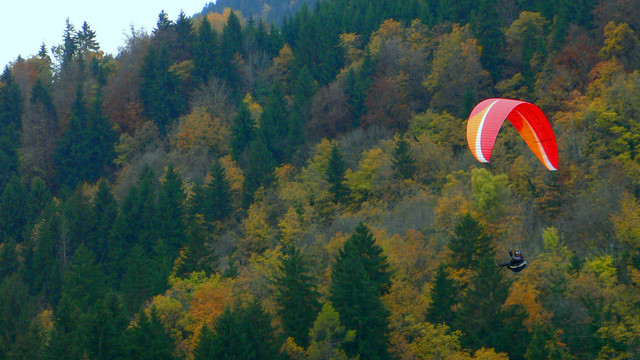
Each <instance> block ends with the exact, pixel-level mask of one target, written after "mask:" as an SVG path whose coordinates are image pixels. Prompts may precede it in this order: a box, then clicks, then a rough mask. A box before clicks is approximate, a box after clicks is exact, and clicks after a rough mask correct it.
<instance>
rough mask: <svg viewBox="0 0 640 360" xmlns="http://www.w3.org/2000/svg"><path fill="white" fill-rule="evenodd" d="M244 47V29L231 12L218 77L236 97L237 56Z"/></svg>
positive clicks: (221, 50) (224, 36) (225, 31)
mask: <svg viewBox="0 0 640 360" xmlns="http://www.w3.org/2000/svg"><path fill="white" fill-rule="evenodd" d="M242 47H243V42H242V28H241V26H240V20H239V19H238V16H237V15H236V14H235V13H234V12H233V11H231V13H230V14H229V18H228V19H227V23H226V25H225V26H224V28H223V29H222V36H221V38H220V65H219V66H218V67H217V69H216V70H217V71H216V75H217V76H218V77H219V78H221V79H222V80H224V81H225V84H226V85H227V86H228V87H229V88H230V89H231V91H232V92H233V94H234V97H235V95H237V93H236V90H237V87H238V84H239V75H238V65H237V64H236V58H235V57H236V54H241V51H242Z"/></svg>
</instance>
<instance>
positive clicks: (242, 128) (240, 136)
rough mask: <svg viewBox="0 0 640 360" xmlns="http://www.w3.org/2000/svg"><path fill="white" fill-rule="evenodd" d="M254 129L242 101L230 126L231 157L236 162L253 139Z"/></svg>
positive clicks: (249, 114) (247, 110)
mask: <svg viewBox="0 0 640 360" xmlns="http://www.w3.org/2000/svg"><path fill="white" fill-rule="evenodd" d="M255 132H256V129H255V127H254V124H253V119H252V118H251V112H250V111H249V107H248V106H247V104H246V103H245V102H244V101H241V102H240V105H239V106H238V114H237V115H236V117H235V118H234V119H233V124H232V125H231V155H232V156H233V159H234V160H236V161H238V160H239V159H240V157H241V155H242V153H243V152H244V151H245V150H246V149H247V148H248V147H249V144H251V141H252V140H253V139H254V137H255Z"/></svg>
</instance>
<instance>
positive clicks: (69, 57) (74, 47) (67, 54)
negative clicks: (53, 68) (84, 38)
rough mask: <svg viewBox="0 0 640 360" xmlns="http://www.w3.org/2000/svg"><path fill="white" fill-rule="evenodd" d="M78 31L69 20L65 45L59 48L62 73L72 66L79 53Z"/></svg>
mask: <svg viewBox="0 0 640 360" xmlns="http://www.w3.org/2000/svg"><path fill="white" fill-rule="evenodd" d="M76 36H77V34H76V29H75V27H74V26H73V24H71V22H70V21H69V18H67V20H66V27H65V30H64V35H63V44H62V46H61V47H59V48H57V51H58V53H59V55H58V56H59V59H58V60H61V61H60V66H61V68H62V71H65V70H67V69H68V68H69V66H70V65H71V63H72V61H73V59H74V57H75V55H76V53H77V51H78V42H77V39H76Z"/></svg>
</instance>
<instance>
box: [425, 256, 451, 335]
mask: <svg viewBox="0 0 640 360" xmlns="http://www.w3.org/2000/svg"><path fill="white" fill-rule="evenodd" d="M457 290H458V289H457V287H456V283H455V281H454V280H452V279H450V278H449V277H448V274H447V270H446V267H445V266H443V265H441V266H439V267H438V272H437V273H436V277H435V279H434V281H433V289H432V290H431V308H430V309H429V311H428V313H427V319H428V320H429V322H432V323H434V324H440V323H444V324H446V325H448V326H451V325H452V324H453V320H454V316H455V313H454V311H453V307H454V305H455V304H457V303H458V291H457Z"/></svg>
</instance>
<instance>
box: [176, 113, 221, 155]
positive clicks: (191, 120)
mask: <svg viewBox="0 0 640 360" xmlns="http://www.w3.org/2000/svg"><path fill="white" fill-rule="evenodd" d="M230 135H231V130H230V129H229V126H228V125H227V124H224V123H223V122H222V121H221V119H220V118H217V117H216V118H214V117H213V116H212V115H211V113H209V112H208V111H207V110H206V109H204V108H197V109H194V110H193V111H192V112H191V114H189V115H186V116H183V117H182V118H181V119H180V127H179V131H178V143H177V146H178V148H179V149H180V150H183V151H184V150H188V149H190V148H191V147H208V148H213V149H215V150H216V151H217V152H218V153H223V154H224V153H226V152H228V142H229V141H228V139H229V137H230Z"/></svg>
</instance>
